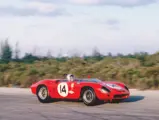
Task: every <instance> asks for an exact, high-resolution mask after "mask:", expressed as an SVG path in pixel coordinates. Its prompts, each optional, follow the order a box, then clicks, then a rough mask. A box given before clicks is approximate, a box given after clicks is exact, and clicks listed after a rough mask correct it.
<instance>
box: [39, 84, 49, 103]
mask: <svg viewBox="0 0 159 120" xmlns="http://www.w3.org/2000/svg"><path fill="white" fill-rule="evenodd" d="M36 95H37V98H38V100H39V101H40V102H41V103H49V102H50V101H51V98H50V96H49V93H48V89H47V87H46V86H44V85H41V86H39V87H38V88H37V92H36Z"/></svg>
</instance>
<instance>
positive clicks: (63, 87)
mask: <svg viewBox="0 0 159 120" xmlns="http://www.w3.org/2000/svg"><path fill="white" fill-rule="evenodd" d="M57 90H58V93H59V95H60V96H62V97H67V95H68V85H67V83H60V84H59V85H58V88H57Z"/></svg>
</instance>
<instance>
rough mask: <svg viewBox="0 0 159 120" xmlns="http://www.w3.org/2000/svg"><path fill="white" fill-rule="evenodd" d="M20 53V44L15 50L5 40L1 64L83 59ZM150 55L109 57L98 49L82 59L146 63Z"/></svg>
mask: <svg viewBox="0 0 159 120" xmlns="http://www.w3.org/2000/svg"><path fill="white" fill-rule="evenodd" d="M20 52H21V50H20V49H19V44H18V42H17V43H16V44H15V49H13V47H12V46H11V44H10V43H9V41H8V39H6V40H3V41H1V42H0V63H9V62H12V61H14V62H24V63H33V62H34V61H40V60H48V59H56V60H57V61H60V62H65V61H66V60H68V59H69V58H71V57H81V56H79V55H78V54H76V53H75V54H74V55H72V56H71V57H69V56H61V55H59V56H57V57H53V56H52V53H51V51H49V50H48V53H47V55H46V56H38V55H34V54H33V53H31V52H30V53H25V55H24V56H23V57H21V58H20ZM148 55H149V54H148V53H147V52H136V53H133V54H127V55H124V54H122V53H118V54H117V55H112V53H111V52H108V54H107V55H104V54H102V53H100V52H99V50H98V49H97V48H94V49H93V50H92V54H91V55H83V56H82V58H83V59H84V60H86V61H87V60H94V61H100V60H103V59H104V58H118V57H120V58H135V59H139V60H140V61H141V62H142V63H144V61H145V58H146V57H147V56H148Z"/></svg>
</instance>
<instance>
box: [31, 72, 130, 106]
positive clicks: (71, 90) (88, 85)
mask: <svg viewBox="0 0 159 120" xmlns="http://www.w3.org/2000/svg"><path fill="white" fill-rule="evenodd" d="M31 91H32V93H33V94H35V95H36V96H37V98H38V100H39V101H40V102H42V103H46V102H49V101H50V100H51V99H62V100H66V99H70V100H82V101H83V102H84V104H85V105H88V106H90V105H95V104H96V102H97V101H98V100H100V101H110V102H112V101H114V100H118V101H120V100H124V99H127V98H128V97H129V96H130V92H129V89H128V88H127V86H126V85H124V84H123V83H120V82H112V81H111V82H104V81H101V80H99V79H92V78H89V79H75V78H74V77H73V75H71V74H69V75H68V76H67V79H53V80H52V79H51V80H50V79H46V80H41V81H39V82H37V83H34V84H32V85H31Z"/></svg>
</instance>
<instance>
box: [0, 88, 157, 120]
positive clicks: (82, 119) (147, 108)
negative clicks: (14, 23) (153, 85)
mask: <svg viewBox="0 0 159 120" xmlns="http://www.w3.org/2000/svg"><path fill="white" fill-rule="evenodd" d="M0 120H159V91H138V90H131V97H130V98H129V99H127V100H125V101H123V102H121V103H119V104H110V103H105V104H99V105H96V106H93V107H88V106H85V105H84V104H83V103H82V102H69V101H56V102H53V103H48V104H42V103H40V102H39V101H38V100H37V98H36V96H34V95H32V94H31V93H30V91H29V90H28V89H24V90H23V89H16V88H15V89H13V88H0Z"/></svg>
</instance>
